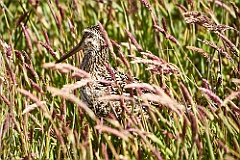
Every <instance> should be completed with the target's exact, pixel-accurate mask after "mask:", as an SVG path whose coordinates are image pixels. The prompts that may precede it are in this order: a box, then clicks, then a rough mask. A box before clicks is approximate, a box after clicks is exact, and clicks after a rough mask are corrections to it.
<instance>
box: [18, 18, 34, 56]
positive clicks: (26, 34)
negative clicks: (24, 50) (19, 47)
mask: <svg viewBox="0 0 240 160" xmlns="http://www.w3.org/2000/svg"><path fill="white" fill-rule="evenodd" d="M20 25H21V26H22V30H23V33H24V37H25V39H26V41H27V46H28V48H29V51H30V53H32V52H33V48H32V42H31V39H30V36H29V34H28V32H27V29H26V27H25V26H24V23H23V22H21V23H20Z"/></svg>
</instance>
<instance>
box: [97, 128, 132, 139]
mask: <svg viewBox="0 0 240 160" xmlns="http://www.w3.org/2000/svg"><path fill="white" fill-rule="evenodd" d="M95 128H96V129H97V130H99V132H107V133H111V134H114V135H116V136H118V137H120V138H121V139H123V140H124V141H129V138H130V137H129V136H130V134H129V132H128V131H126V130H122V131H119V130H117V129H114V128H111V127H108V126H104V125H96V126H95Z"/></svg>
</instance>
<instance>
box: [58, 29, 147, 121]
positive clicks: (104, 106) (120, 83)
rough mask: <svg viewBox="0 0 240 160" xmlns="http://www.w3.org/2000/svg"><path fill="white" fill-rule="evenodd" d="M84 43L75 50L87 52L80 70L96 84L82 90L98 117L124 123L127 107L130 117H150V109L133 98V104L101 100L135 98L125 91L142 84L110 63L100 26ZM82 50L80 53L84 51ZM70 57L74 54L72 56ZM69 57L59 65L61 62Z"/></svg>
mask: <svg viewBox="0 0 240 160" xmlns="http://www.w3.org/2000/svg"><path fill="white" fill-rule="evenodd" d="M82 37H83V38H82V40H81V41H80V43H79V44H78V46H77V47H75V49H73V50H74V53H75V50H76V52H77V51H78V49H76V48H80V49H83V51H84V58H83V61H82V63H81V66H80V68H81V69H82V70H85V71H86V72H88V73H89V74H90V76H91V79H92V81H91V82H90V83H89V84H87V85H86V86H83V87H81V88H80V93H81V99H82V100H83V101H84V102H85V103H86V104H87V105H88V106H89V108H90V109H92V110H93V111H94V113H95V114H96V115H97V116H98V117H105V116H108V115H109V113H113V115H115V116H116V118H117V119H121V116H122V113H123V110H124V109H123V108H124V107H123V105H124V106H125V107H126V108H127V109H128V110H129V112H130V113H133V114H135V115H136V116H138V117H140V118H141V117H142V116H145V117H147V114H146V113H147V109H146V108H145V107H144V105H142V104H141V101H139V100H138V97H137V96H136V95H135V96H133V100H123V103H122V102H121V101H120V100H99V98H101V97H104V96H108V95H123V96H127V97H129V98H130V97H131V96H130V93H129V92H128V91H127V90H126V89H125V88H124V86H125V85H126V84H129V83H140V82H139V80H137V79H136V78H133V79H132V78H131V80H130V79H129V78H128V76H127V75H125V74H124V73H121V72H118V71H116V70H115V69H114V68H112V67H111V66H110V63H109V48H108V46H107V45H106V43H105V40H104V38H103V36H102V33H101V31H100V28H99V26H98V25H95V26H91V27H88V28H86V29H84V30H83V32H82ZM80 49H79V50H80ZM69 54H70V55H72V54H73V52H71V51H70V52H69ZM67 57H69V55H65V56H64V57H63V58H61V59H60V60H58V61H57V63H58V62H61V61H62V60H64V59H65V58H67ZM104 82H107V83H104Z"/></svg>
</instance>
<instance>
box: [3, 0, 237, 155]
mask: <svg viewBox="0 0 240 160" xmlns="http://www.w3.org/2000/svg"><path fill="white" fill-rule="evenodd" d="M0 6H1V7H0V52H1V54H0V158H1V159H63V158H64V159H240V154H239V153H240V146H239V144H240V131H239V129H240V108H239V106H240V58H239V56H240V51H239V50H240V44H239V37H240V33H239V31H240V7H239V6H240V1H239V0H235V1H232V2H230V1H223V2H221V1H218V0H199V1H191V0H187V1H185V0H174V1H163V0H159V1H156V0H155V1H154V0H149V1H147V0H141V1H134V0H128V1H122V2H121V1H115V0H113V1H111V0H103V1H102V0H96V1H91V0H89V1H81V0H72V1H69V2H68V1H58V0H54V1H50V0H46V1H38V0H29V1H27V0H18V1H16V0H9V1H7V0H3V1H1V0H0ZM97 23H101V24H102V25H103V27H104V29H105V30H106V32H107V34H108V37H109V39H110V40H111V43H110V44H108V45H109V47H110V49H111V57H110V59H111V64H112V66H114V67H115V68H117V69H118V70H119V71H122V72H125V73H127V74H129V75H131V76H134V77H137V78H138V79H140V80H141V81H142V82H144V84H141V85H143V86H144V87H145V88H148V89H150V90H151V91H152V94H148V95H141V94H139V98H141V99H143V100H144V99H149V100H151V101H154V102H156V103H157V104H158V105H154V106H153V105H149V107H148V109H149V116H150V118H149V119H146V120H145V119H144V120H143V121H141V122H138V121H137V120H136V118H135V117H134V116H126V118H125V119H124V120H123V121H122V122H118V121H117V120H115V119H114V118H110V117H111V115H110V117H107V118H104V119H103V118H98V117H95V116H94V114H93V112H91V110H88V108H87V106H86V105H85V104H83V103H82V101H81V100H80V99H79V97H80V95H79V89H78V88H79V86H81V83H79V82H77V81H76V78H75V77H79V76H84V75H83V74H84V73H82V72H81V71H80V70H79V69H78V66H79V64H80V62H81V60H82V57H83V52H79V53H78V54H76V55H74V56H73V57H72V58H69V59H68V60H67V61H65V63H68V64H64V63H61V64H57V65H56V64H55V63H54V62H55V61H56V60H57V59H58V58H59V57H61V56H62V55H63V54H64V53H66V52H68V51H69V50H70V49H71V48H72V47H73V46H74V45H76V44H77V43H78V42H79V40H80V39H81V32H82V30H83V29H84V28H86V27H88V26H90V25H95V24H97ZM71 65H73V66H75V67H76V68H75V67H73V66H71ZM80 82H81V81H80ZM141 85H139V86H134V87H139V88H141V87H143V86H141ZM128 87H131V86H128ZM126 114H127V113H126Z"/></svg>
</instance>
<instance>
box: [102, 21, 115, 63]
mask: <svg viewBox="0 0 240 160" xmlns="http://www.w3.org/2000/svg"><path fill="white" fill-rule="evenodd" d="M98 26H99V28H100V31H101V32H102V35H103V38H104V39H105V41H106V43H107V46H108V48H109V50H110V53H111V54H112V55H113V57H114V59H117V58H116V57H117V56H116V54H115V53H114V51H113V46H112V43H111V41H110V39H109V38H108V34H107V32H106V30H105V29H104V27H103V26H102V24H101V23H100V22H98Z"/></svg>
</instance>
